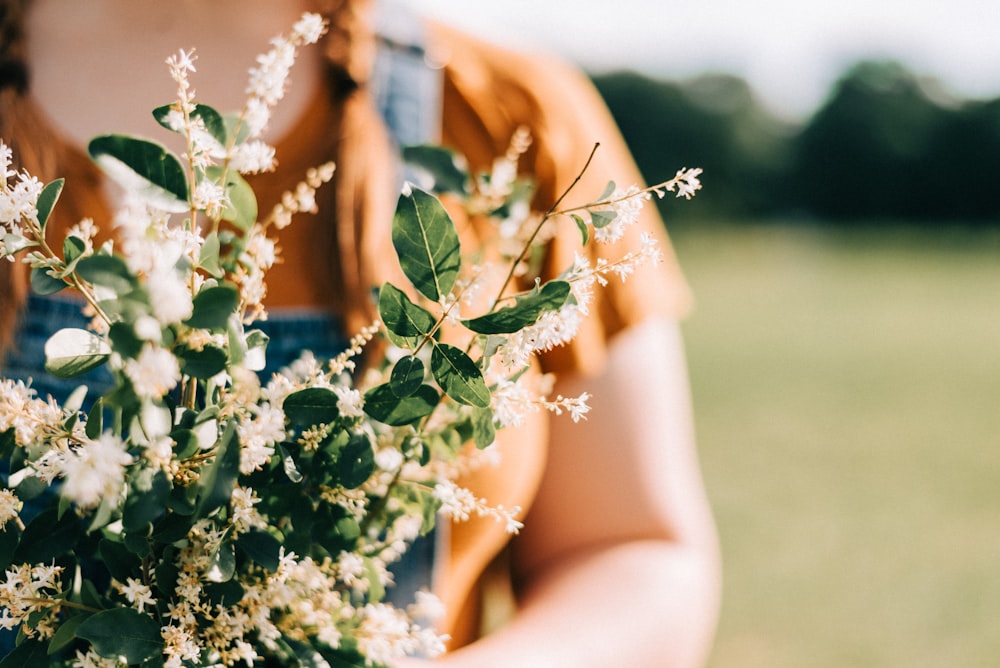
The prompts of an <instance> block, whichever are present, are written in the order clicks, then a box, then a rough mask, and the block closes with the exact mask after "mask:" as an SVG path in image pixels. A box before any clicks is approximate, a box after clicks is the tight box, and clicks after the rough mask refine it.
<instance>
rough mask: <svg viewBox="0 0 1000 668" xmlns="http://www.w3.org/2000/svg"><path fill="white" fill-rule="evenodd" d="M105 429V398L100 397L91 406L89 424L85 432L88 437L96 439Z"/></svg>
mask: <svg viewBox="0 0 1000 668" xmlns="http://www.w3.org/2000/svg"><path fill="white" fill-rule="evenodd" d="M103 431H104V400H103V399H98V400H97V401H95V402H94V405H93V406H92V407H91V409H90V412H89V413H87V426H86V427H84V433H86V435H87V438H89V439H91V440H96V439H97V438H98V437H99V436H100V435H101V432H103Z"/></svg>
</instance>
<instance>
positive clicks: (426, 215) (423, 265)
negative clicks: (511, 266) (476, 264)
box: [392, 188, 461, 302]
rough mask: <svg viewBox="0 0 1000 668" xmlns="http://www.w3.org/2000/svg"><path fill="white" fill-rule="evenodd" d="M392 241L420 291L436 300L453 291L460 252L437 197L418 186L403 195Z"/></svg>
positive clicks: (454, 232)
mask: <svg viewBox="0 0 1000 668" xmlns="http://www.w3.org/2000/svg"><path fill="white" fill-rule="evenodd" d="M392 245H393V246H394V247H395V249H396V254H397V255H398V256H399V264H400V266H401V267H402V269H403V273H404V274H406V278H407V279H409V281H410V282H411V283H412V284H413V287H415V288H416V289H417V290H418V291H419V292H420V294H422V295H423V296H424V297H427V298H428V299H430V300H431V301H434V302H436V301H438V300H439V299H441V298H442V297H445V296H447V295H448V293H449V292H451V289H452V287H453V286H454V285H455V279H456V278H457V277H458V271H459V269H460V267H461V253H460V248H459V242H458V233H457V232H456V231H455V224H454V223H453V222H452V220H451V216H450V215H448V211H447V210H446V209H445V208H444V206H443V205H442V204H441V202H440V201H439V200H438V199H437V198H435V197H434V196H432V195H430V194H428V193H426V192H424V191H422V190H420V189H418V188H413V189H412V190H411V192H410V193H409V194H408V195H407V194H403V195H401V196H400V198H399V202H398V203H397V205H396V214H395V216H394V217H393V221H392Z"/></svg>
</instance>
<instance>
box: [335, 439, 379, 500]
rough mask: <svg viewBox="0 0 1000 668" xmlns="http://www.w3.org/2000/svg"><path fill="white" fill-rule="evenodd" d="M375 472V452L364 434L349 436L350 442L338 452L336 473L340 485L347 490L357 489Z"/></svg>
mask: <svg viewBox="0 0 1000 668" xmlns="http://www.w3.org/2000/svg"><path fill="white" fill-rule="evenodd" d="M373 471H375V450H374V449H373V448H372V444H371V441H369V440H368V437H367V436H366V435H365V434H351V440H349V441H348V442H347V445H345V446H344V448H343V449H342V450H341V451H340V455H339V456H338V458H337V472H338V473H339V478H340V484H341V485H343V486H344V487H346V488H347V489H357V488H358V487H361V485H363V484H364V483H365V481H366V480H368V478H369V477H370V476H371V474H372V472H373Z"/></svg>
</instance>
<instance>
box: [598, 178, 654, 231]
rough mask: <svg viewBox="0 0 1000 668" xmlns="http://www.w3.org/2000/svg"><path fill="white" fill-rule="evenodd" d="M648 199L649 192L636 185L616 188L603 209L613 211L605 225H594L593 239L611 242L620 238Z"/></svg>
mask: <svg viewBox="0 0 1000 668" xmlns="http://www.w3.org/2000/svg"><path fill="white" fill-rule="evenodd" d="M648 199H649V193H648V192H646V191H643V190H639V187H638V186H634V185H633V186H629V187H628V188H626V189H625V190H622V189H621V188H616V189H615V191H614V192H613V193H611V196H610V197H609V198H608V202H609V205H608V207H607V208H605V209H604V210H605V211H606V210H610V211H611V212H613V213H614V218H612V219H611V220H610V221H609V222H607V223H606V224H605V225H603V226H601V227H598V226H597V225H595V226H594V240H595V241H598V242H600V243H613V242H615V241H618V240H619V239H621V238H622V236H623V235H624V234H625V230H626V228H628V227H629V226H631V225H632V224H633V223H635V221H636V220H638V219H639V214H640V213H641V212H642V207H643V204H644V203H645V201H646V200H648Z"/></svg>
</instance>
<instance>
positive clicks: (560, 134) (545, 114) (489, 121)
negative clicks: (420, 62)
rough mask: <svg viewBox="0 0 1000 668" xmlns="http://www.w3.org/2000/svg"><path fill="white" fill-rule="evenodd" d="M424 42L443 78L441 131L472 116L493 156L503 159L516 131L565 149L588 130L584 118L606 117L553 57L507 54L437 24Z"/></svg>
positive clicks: (570, 68)
mask: <svg viewBox="0 0 1000 668" xmlns="http://www.w3.org/2000/svg"><path fill="white" fill-rule="evenodd" d="M428 37H429V44H428V49H429V56H430V57H431V59H432V60H433V61H436V62H437V63H440V64H441V66H442V69H443V72H444V85H445V109H444V112H445V123H446V126H447V124H448V123H449V122H452V121H453V120H454V119H455V117H459V119H460V118H461V116H462V114H463V113H464V114H467V115H472V116H474V117H475V120H476V123H477V124H478V125H479V126H480V127H481V129H482V130H485V131H486V132H487V133H488V134H489V135H490V138H491V139H492V140H493V144H494V146H493V147H492V149H493V150H494V151H500V152H501V153H502V150H503V149H505V148H506V144H507V142H508V141H509V140H510V136H511V134H512V132H513V130H514V129H515V128H517V127H519V126H525V127H527V128H528V129H529V130H531V132H532V135H533V136H534V137H535V138H536V140H543V141H542V144H543V145H549V146H553V145H559V146H562V147H566V146H568V145H570V144H575V143H577V141H578V139H579V136H580V134H581V132H580V130H581V127H584V126H587V125H590V122H589V121H588V116H590V115H592V114H594V113H595V112H596V113H597V115H598V116H599V117H601V115H603V114H606V109H605V107H604V103H603V101H602V100H601V98H600V96H599V95H598V93H597V91H596V89H595V88H594V87H593V85H592V84H591V83H590V80H589V79H588V78H587V76H586V75H585V74H584V73H583V71H582V70H580V69H579V68H578V67H576V66H575V65H573V64H571V63H569V62H567V61H565V60H563V59H561V58H559V57H557V56H555V55H553V54H550V53H547V52H544V51H528V50H521V49H514V48H510V47H508V46H506V45H502V44H497V43H494V42H491V41H489V40H486V39H483V38H480V37H478V36H474V35H471V34H469V33H467V32H464V31H462V30H460V29H456V28H454V27H451V26H448V25H444V24H440V23H429V25H428ZM445 134H446V135H447V134H448V128H447V127H446V128H445ZM499 154H500V153H495V155H499Z"/></svg>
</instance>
